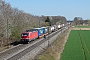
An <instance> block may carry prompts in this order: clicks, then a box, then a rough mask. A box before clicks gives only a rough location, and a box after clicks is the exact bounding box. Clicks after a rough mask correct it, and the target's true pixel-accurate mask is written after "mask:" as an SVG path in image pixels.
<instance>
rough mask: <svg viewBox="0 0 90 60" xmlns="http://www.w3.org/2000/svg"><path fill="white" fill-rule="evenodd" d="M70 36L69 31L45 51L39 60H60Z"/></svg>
mask: <svg viewBox="0 0 90 60" xmlns="http://www.w3.org/2000/svg"><path fill="white" fill-rule="evenodd" d="M65 36H66V37H67V36H68V34H67V31H66V32H65V33H64V34H62V35H60V36H58V38H57V39H56V40H55V42H54V43H53V44H52V45H51V46H50V47H49V48H48V49H47V51H45V52H44V53H43V54H42V55H41V56H39V57H38V58H37V60H60V53H61V52H62V51H63V48H64V45H65V42H66V37H65Z"/></svg>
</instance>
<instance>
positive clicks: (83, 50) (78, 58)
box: [60, 30, 90, 60]
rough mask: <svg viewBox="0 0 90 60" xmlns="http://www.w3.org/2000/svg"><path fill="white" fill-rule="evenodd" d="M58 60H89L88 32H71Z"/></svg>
mask: <svg viewBox="0 0 90 60" xmlns="http://www.w3.org/2000/svg"><path fill="white" fill-rule="evenodd" d="M60 60H90V31H88V30H72V31H71V32H70V35H69V38H68V40H67V43H66V45H65V48H64V51H63V53H62V54H61V59H60Z"/></svg>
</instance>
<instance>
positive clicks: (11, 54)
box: [0, 30, 61, 60]
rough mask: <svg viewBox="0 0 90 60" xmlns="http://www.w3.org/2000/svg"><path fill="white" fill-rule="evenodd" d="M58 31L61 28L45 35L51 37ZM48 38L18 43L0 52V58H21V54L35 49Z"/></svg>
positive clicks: (11, 59) (1, 59)
mask: <svg viewBox="0 0 90 60" xmlns="http://www.w3.org/2000/svg"><path fill="white" fill-rule="evenodd" d="M60 31H61V30H58V31H56V32H53V33H52V34H49V35H48V36H47V37H48V39H49V38H51V37H53V36H54V35H56V34H57V33H58V32H60ZM48 39H46V40H44V39H43V38H42V39H38V40H36V41H33V42H31V43H29V44H23V45H19V46H17V47H14V48H12V49H9V50H7V51H4V52H2V53H0V60H17V59H19V58H21V57H22V56H24V55H25V54H27V53H28V52H30V51H32V50H33V49H35V48H36V47H38V46H39V45H40V44H42V43H44V42H45V41H47V40H48Z"/></svg>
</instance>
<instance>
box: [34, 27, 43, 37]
mask: <svg viewBox="0 0 90 60" xmlns="http://www.w3.org/2000/svg"><path fill="white" fill-rule="evenodd" d="M33 30H37V31H38V38H42V37H43V36H44V34H43V28H34V29H33Z"/></svg>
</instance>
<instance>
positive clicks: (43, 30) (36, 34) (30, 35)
mask: <svg viewBox="0 0 90 60" xmlns="http://www.w3.org/2000/svg"><path fill="white" fill-rule="evenodd" d="M65 26H68V23H66V24H58V25H53V26H47V27H40V28H33V29H30V30H26V31H25V32H22V33H21V41H22V42H25V43H28V42H30V41H32V40H35V39H38V38H42V37H44V36H46V35H48V34H50V33H52V32H54V31H56V30H59V29H61V28H63V27H65Z"/></svg>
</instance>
